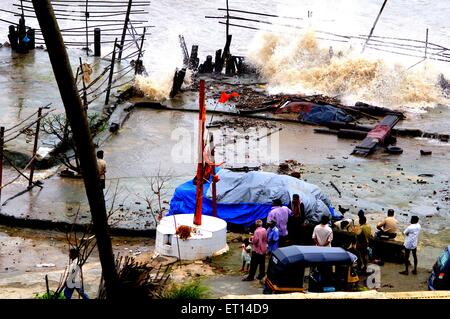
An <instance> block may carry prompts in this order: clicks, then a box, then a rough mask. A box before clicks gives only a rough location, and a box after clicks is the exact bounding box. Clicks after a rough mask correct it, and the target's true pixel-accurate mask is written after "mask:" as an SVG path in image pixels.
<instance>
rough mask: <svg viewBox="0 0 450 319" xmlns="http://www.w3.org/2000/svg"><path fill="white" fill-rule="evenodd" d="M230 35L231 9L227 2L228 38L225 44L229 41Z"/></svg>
mask: <svg viewBox="0 0 450 319" xmlns="http://www.w3.org/2000/svg"><path fill="white" fill-rule="evenodd" d="M229 34H230V8H229V6H228V0H227V25H226V38H225V42H226V41H228V35H229Z"/></svg>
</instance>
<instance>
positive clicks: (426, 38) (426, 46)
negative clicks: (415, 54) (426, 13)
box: [424, 28, 428, 59]
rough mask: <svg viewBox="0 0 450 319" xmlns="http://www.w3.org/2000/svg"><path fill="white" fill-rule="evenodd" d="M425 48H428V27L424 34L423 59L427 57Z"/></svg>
mask: <svg viewBox="0 0 450 319" xmlns="http://www.w3.org/2000/svg"><path fill="white" fill-rule="evenodd" d="M427 50H428V28H427V32H426V36H425V55H424V58H425V59H426V58H427Z"/></svg>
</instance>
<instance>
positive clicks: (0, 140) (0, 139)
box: [0, 126, 5, 207]
mask: <svg viewBox="0 0 450 319" xmlns="http://www.w3.org/2000/svg"><path fill="white" fill-rule="evenodd" d="M4 139H5V128H4V127H3V126H2V127H0V207H1V206H2V186H3V144H4Z"/></svg>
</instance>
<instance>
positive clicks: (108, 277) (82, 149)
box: [33, 0, 119, 299]
mask: <svg viewBox="0 0 450 319" xmlns="http://www.w3.org/2000/svg"><path fill="white" fill-rule="evenodd" d="M33 6H34V9H35V12H36V17H37V19H38V22H39V25H40V27H41V30H42V32H43V35H44V38H45V43H46V46H47V50H48V54H49V57H50V62H51V64H52V67H53V72H54V74H55V78H56V82H57V84H58V87H59V91H60V94H61V99H62V101H63V104H64V108H65V110H66V114H67V119H68V120H69V123H70V126H71V128H72V133H73V138H74V140H75V143H76V145H77V150H78V152H79V157H80V164H81V169H82V172H83V179H84V185H85V188H86V195H87V198H88V202H89V206H90V210H91V215H92V223H93V229H94V233H95V237H96V240H97V248H98V252H99V257H100V263H101V266H102V276H103V279H104V282H105V288H106V294H107V298H108V299H118V298H119V293H118V275H117V271H116V267H115V262H114V255H113V251H112V245H111V238H110V237H109V234H108V231H109V230H108V229H109V227H108V221H107V213H106V207H105V197H104V194H103V190H102V189H101V188H100V180H99V177H98V168H97V159H96V156H95V147H94V143H93V140H92V135H91V132H90V129H89V124H88V119H87V114H86V112H85V111H84V110H83V105H82V103H81V100H80V96H79V95H78V92H77V86H76V83H75V81H74V76H73V73H72V68H71V66H70V61H69V57H68V54H67V51H66V49H65V47H64V41H63V39H62V36H61V32H60V31H59V26H58V23H57V21H56V18H55V14H54V12H53V7H52V5H51V3H50V0H33Z"/></svg>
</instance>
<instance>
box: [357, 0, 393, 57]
mask: <svg viewBox="0 0 450 319" xmlns="http://www.w3.org/2000/svg"><path fill="white" fill-rule="evenodd" d="M386 3H387V0H384V2H383V5H382V6H381V9H380V12H379V13H378V15H377V18H376V19H375V22H374V23H373V26H372V29H371V30H370V33H369V36H368V37H367V40H366V42H365V43H364V45H363V48H362V51H361V53H364V50H365V48H366V45H367V43H368V42H369V40H370V37H371V36H372V33H373V31H374V30H375V26H376V25H377V22H378V19H379V18H380V16H381V13H382V12H383V10H384V6H385V5H386Z"/></svg>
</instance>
